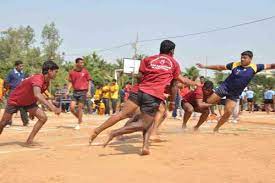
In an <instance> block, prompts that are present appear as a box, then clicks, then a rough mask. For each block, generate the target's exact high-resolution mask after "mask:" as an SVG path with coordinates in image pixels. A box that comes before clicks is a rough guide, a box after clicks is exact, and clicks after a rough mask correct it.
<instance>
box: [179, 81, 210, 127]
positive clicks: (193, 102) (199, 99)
mask: <svg viewBox="0 0 275 183" xmlns="http://www.w3.org/2000/svg"><path fill="white" fill-rule="evenodd" d="M213 87H214V85H213V83H212V82H211V81H205V83H204V85H203V86H202V87H197V88H196V89H195V90H194V91H190V92H189V93H188V94H186V95H185V96H184V97H183V99H182V104H181V105H182V108H183V109H184V116H183V124H182V128H184V129H185V128H186V124H187V122H188V120H189V119H190V117H191V115H192V113H193V112H194V111H195V112H199V113H201V116H200V119H199V121H198V123H197V125H196V126H195V127H194V130H195V131H196V130H198V129H199V127H200V126H201V125H202V124H203V123H204V122H205V121H206V120H207V117H208V115H209V113H210V109H209V107H211V106H212V105H213V104H208V103H206V100H207V98H208V97H209V96H210V95H211V94H212V93H213Z"/></svg>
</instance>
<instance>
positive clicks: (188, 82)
mask: <svg viewBox="0 0 275 183" xmlns="http://www.w3.org/2000/svg"><path fill="white" fill-rule="evenodd" d="M177 80H178V81H179V82H181V83H183V84H185V85H189V86H190V85H192V86H200V85H201V84H200V83H197V82H195V81H193V80H191V79H188V78H187V77H183V76H182V75H179V76H178V77H177Z"/></svg>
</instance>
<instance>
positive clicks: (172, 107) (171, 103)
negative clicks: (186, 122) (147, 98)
mask: <svg viewBox="0 0 275 183" xmlns="http://www.w3.org/2000/svg"><path fill="white" fill-rule="evenodd" d="M175 108H176V105H175V102H170V103H169V106H168V109H169V111H173V110H174V109H175Z"/></svg>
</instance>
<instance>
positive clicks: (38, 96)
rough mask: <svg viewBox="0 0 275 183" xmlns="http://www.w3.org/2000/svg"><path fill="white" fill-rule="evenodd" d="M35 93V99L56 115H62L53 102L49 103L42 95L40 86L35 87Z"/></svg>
mask: <svg viewBox="0 0 275 183" xmlns="http://www.w3.org/2000/svg"><path fill="white" fill-rule="evenodd" d="M33 93H34V96H35V98H36V99H37V100H38V101H39V102H40V103H42V104H44V105H46V106H47V107H48V108H49V109H50V110H51V111H53V112H54V113H55V114H60V112H61V110H60V109H59V108H56V107H55V106H54V105H53V104H52V103H51V102H49V101H48V100H47V99H46V98H45V97H44V96H43V95H42V93H41V88H40V87H38V86H34V87H33Z"/></svg>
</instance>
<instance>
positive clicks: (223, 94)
mask: <svg viewBox="0 0 275 183" xmlns="http://www.w3.org/2000/svg"><path fill="white" fill-rule="evenodd" d="M175 47H176V45H175V43H173V42H172V41H170V40H165V41H163V42H162V43H161V45H160V53H159V54H157V55H153V56H150V57H147V58H145V59H143V60H142V61H141V65H140V69H139V75H138V76H137V82H136V83H134V85H133V86H132V84H131V83H129V82H128V83H126V85H125V86H124V87H123V88H120V87H119V85H118V84H117V81H116V80H115V79H113V80H112V81H111V82H110V81H109V80H106V81H105V82H104V84H102V85H101V84H97V85H96V86H95V85H94V83H93V79H92V76H91V75H90V73H89V72H88V70H87V69H86V68H85V66H84V60H83V59H82V58H77V59H76V60H75V67H74V68H73V69H72V70H71V71H70V72H69V73H68V83H66V84H64V85H63V86H62V87H61V86H59V85H57V86H56V91H55V93H54V95H53V97H52V96H51V93H49V92H48V88H49V85H50V81H51V80H53V79H54V78H55V76H56V74H57V72H58V69H59V66H58V65H57V64H56V63H55V62H54V61H52V60H49V61H46V62H44V64H43V66H42V72H41V74H34V75H32V76H29V77H28V76H26V75H25V74H24V72H23V63H22V62H21V61H16V62H15V68H14V69H12V70H11V71H10V72H9V74H8V76H7V77H6V79H5V80H3V79H0V100H1V101H4V94H5V92H6V94H7V95H6V96H7V100H6V104H5V111H4V114H3V115H2V119H1V122H0V134H1V133H2V131H3V129H4V128H5V127H9V126H10V125H12V115H13V114H14V113H17V111H20V113H21V119H22V122H23V125H24V126H27V125H28V123H29V118H30V119H33V118H34V117H36V118H37V119H38V121H37V123H36V124H35V125H34V127H33V130H32V132H31V134H30V135H29V137H28V139H27V142H26V143H27V144H28V145H30V144H32V142H33V139H34V137H35V135H36V134H37V133H38V131H39V130H40V128H41V127H42V126H43V125H44V124H45V122H46V121H47V120H48V119H47V115H46V113H45V111H44V110H43V108H47V109H48V110H50V111H52V112H54V113H55V114H57V115H59V114H60V113H61V112H71V113H72V114H73V115H74V116H75V117H76V119H77V124H76V126H75V129H76V130H79V129H80V128H81V124H82V122H83V114H85V113H84V111H85V109H87V113H90V114H93V113H97V114H100V115H106V116H109V118H108V119H107V120H106V121H105V122H104V123H102V124H101V125H100V126H99V127H97V128H95V129H93V130H92V132H91V134H90V139H89V142H90V143H92V142H93V141H94V139H95V138H96V137H97V136H98V135H99V134H100V133H101V132H102V131H104V130H106V129H107V128H109V127H111V126H113V125H114V124H116V123H118V122H119V121H121V120H123V119H126V118H129V120H128V121H127V122H126V124H125V126H123V127H122V128H119V129H116V130H113V131H112V132H111V133H110V135H109V137H108V139H107V141H106V142H105V143H104V146H107V145H108V143H109V142H110V141H112V139H113V138H115V137H122V136H123V135H124V134H129V133H133V132H137V131H141V132H142V134H143V147H142V150H141V154H142V155H148V154H149V153H150V150H149V139H153V140H160V137H159V136H158V135H157V134H158V133H157V131H158V128H159V127H160V125H161V124H162V122H163V121H164V120H165V118H166V117H167V110H170V111H173V112H172V116H173V117H176V116H177V113H178V110H177V109H178V108H181V109H183V111H184V112H183V123H182V128H184V129H185V128H186V127H187V123H188V121H189V119H190V117H191V116H192V114H193V113H194V112H196V113H201V116H200V117H199V120H198V122H197V124H196V126H195V127H194V130H198V129H199V127H200V126H201V125H202V124H203V123H204V122H205V121H207V119H208V118H209V116H211V115H216V112H215V106H217V107H218V111H219V115H220V116H219V117H217V125H216V126H215V128H214V132H218V131H219V129H220V127H221V126H222V125H223V124H224V123H225V122H226V121H228V120H229V118H230V116H231V115H232V114H233V122H235V121H236V120H238V114H239V113H240V112H241V111H242V110H245V109H247V110H248V111H249V112H253V111H254V110H255V106H256V105H255V100H254V95H255V93H254V92H253V91H252V90H251V88H250V87H248V85H249V82H250V81H251V79H252V78H253V77H254V75H255V74H257V73H258V72H260V71H262V70H267V69H275V64H253V63H252V59H253V53H252V52H251V51H245V52H243V53H242V54H241V60H240V61H238V62H231V63H228V64H226V65H210V66H208V65H203V64H199V63H198V64H197V67H198V68H202V69H212V70H218V71H223V70H230V71H231V74H230V75H229V76H228V77H227V78H226V79H225V80H224V81H221V82H220V83H219V85H218V86H217V87H215V86H214V83H213V82H212V81H209V80H206V78H204V77H203V76H202V77H200V78H199V80H194V79H191V78H188V77H187V76H182V75H181V70H180V67H179V64H178V62H177V61H176V60H175V59H174V57H173V55H174V51H175ZM274 94H275V93H274V91H273V90H272V88H269V89H268V90H266V91H265V92H264V94H263V97H264V110H266V111H267V113H270V112H271V111H274V101H275V100H274ZM38 104H40V105H41V106H42V107H43V108H41V107H39V106H38ZM118 104H119V105H118ZM118 106H120V107H118ZM28 113H29V115H28ZM111 113H112V115H111ZM216 116H217V115H216Z"/></svg>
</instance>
